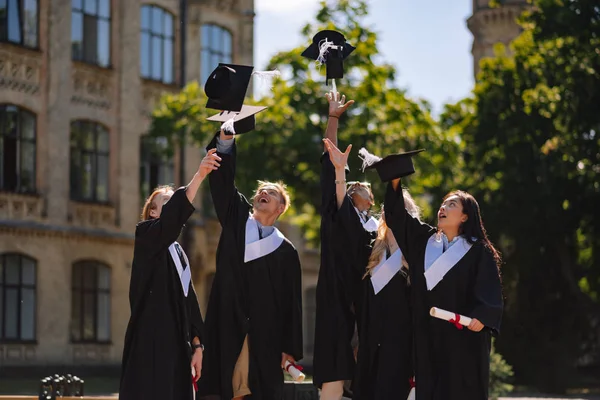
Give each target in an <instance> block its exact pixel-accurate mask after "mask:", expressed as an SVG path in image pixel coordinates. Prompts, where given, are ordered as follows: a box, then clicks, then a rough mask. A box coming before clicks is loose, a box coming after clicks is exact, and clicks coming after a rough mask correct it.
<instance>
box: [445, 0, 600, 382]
mask: <svg viewBox="0 0 600 400" xmlns="http://www.w3.org/2000/svg"><path fill="white" fill-rule="evenodd" d="M522 24H523V27H524V31H523V33H522V34H521V36H520V37H519V38H518V39H517V40H515V42H514V43H513V44H512V48H513V52H514V56H510V57H509V56H506V55H504V54H503V53H502V49H501V48H499V49H498V57H496V58H494V59H487V60H484V61H483V62H482V70H481V73H480V75H479V76H478V79H477V85H476V88H475V91H474V98H473V99H469V100H465V101H463V102H461V103H460V104H457V105H454V106H451V107H448V109H447V111H446V113H445V115H444V118H446V123H447V124H448V126H452V128H453V129H457V130H458V131H459V133H460V135H461V137H462V140H463V142H464V146H465V149H467V150H468V152H466V153H465V157H464V160H465V163H466V166H465V168H466V169H465V172H467V174H466V176H467V177H468V179H469V185H468V187H473V188H474V190H473V191H474V194H475V195H476V197H477V198H478V199H479V200H480V201H481V202H482V203H483V204H484V207H483V212H484V215H483V218H484V220H485V222H486V227H487V228H488V230H489V231H490V232H491V233H492V237H493V239H494V241H495V242H496V243H498V244H500V247H501V248H502V250H503V252H504V260H505V265H504V266H503V280H504V290H505V294H506V296H507V302H506V313H505V320H504V324H503V325H504V326H503V334H502V335H501V336H500V338H499V340H498V342H497V344H498V349H499V350H500V351H501V352H502V353H503V354H504V355H505V356H506V358H507V360H508V361H509V362H510V363H511V364H512V365H513V366H514V368H515V373H516V376H517V378H518V379H519V380H520V381H521V382H524V383H529V384H534V385H536V386H537V387H538V388H541V389H543V390H547V391H552V392H564V391H565V390H566V388H567V387H568V385H569V384H571V383H572V382H573V377H574V375H575V373H576V366H577V362H578V360H579V359H580V357H581V356H582V355H584V354H588V355H591V354H592V352H593V350H594V349H593V348H592V347H591V346H592V344H593V343H596V344H597V343H598V333H599V330H598V322H599V321H598V315H600V307H599V300H600V298H599V295H598V293H599V290H600V259H599V257H600V212H598V205H599V204H600V179H599V178H600V176H599V173H600V131H599V129H600V109H599V104H600V51H598V49H599V48H600V7H599V5H598V1H597V0H569V1H566V0H565V1H563V0H538V1H535V4H534V8H533V9H532V11H531V12H528V13H526V14H525V15H524V16H523V18H522ZM444 118H443V119H444ZM596 351H597V350H596ZM597 355H598V354H597V353H596V356H597Z"/></svg>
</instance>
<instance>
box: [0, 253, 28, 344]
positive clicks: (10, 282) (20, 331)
mask: <svg viewBox="0 0 600 400" xmlns="http://www.w3.org/2000/svg"><path fill="white" fill-rule="evenodd" d="M35 285H36V261H35V260H34V259H33V258H31V257H27V256H25V255H22V254H15V253H7V254H2V255H0V340H1V341H3V342H11V341H14V342H28V341H34V340H35V315H36V312H35V311H36V302H35Z"/></svg>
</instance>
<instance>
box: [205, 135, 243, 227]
mask: <svg viewBox="0 0 600 400" xmlns="http://www.w3.org/2000/svg"><path fill="white" fill-rule="evenodd" d="M212 149H216V152H217V155H218V156H219V157H220V167H219V168H218V169H217V170H216V171H214V172H213V173H211V174H210V176H209V179H208V181H209V183H210V193H211V196H212V200H213V205H214V207H215V211H216V212H217V217H218V218H219V222H220V223H221V226H224V225H226V224H227V222H228V219H229V217H230V216H231V215H232V212H234V210H237V207H236V206H238V205H239V204H238V203H240V202H244V203H246V204H247V202H246V200H245V198H243V196H241V195H240V193H239V192H238V190H237V188H236V187H235V167H236V162H235V159H236V146H235V139H234V138H233V136H230V135H226V134H225V133H224V132H223V131H222V130H221V132H220V133H218V134H217V135H215V137H214V138H213V140H212V141H211V142H210V143H209V145H208V146H207V147H206V150H207V151H211V150H212ZM248 207H249V206H248Z"/></svg>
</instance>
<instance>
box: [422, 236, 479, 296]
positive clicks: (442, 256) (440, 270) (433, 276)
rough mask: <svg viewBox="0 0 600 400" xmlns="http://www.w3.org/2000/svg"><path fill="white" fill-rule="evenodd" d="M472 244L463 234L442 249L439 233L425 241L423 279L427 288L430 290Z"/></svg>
mask: <svg viewBox="0 0 600 400" xmlns="http://www.w3.org/2000/svg"><path fill="white" fill-rule="evenodd" d="M472 246H473V244H471V243H469V242H467V239H465V238H464V237H463V236H460V237H459V238H458V239H457V240H456V243H454V244H453V245H452V247H450V248H449V249H447V250H446V251H444V242H443V241H442V238H441V235H438V234H437V233H434V234H433V235H431V237H430V238H429V240H428V241H427V247H426V248H425V280H426V281H427V290H432V289H433V288H434V287H435V286H436V285H437V284H438V283H440V281H441V280H442V279H444V276H445V275H446V274H447V273H448V271H450V270H451V269H452V267H454V266H455V265H456V263H458V262H459V261H460V260H461V259H462V258H463V257H464V256H465V254H467V252H468V251H469V250H470V249H471V247H472Z"/></svg>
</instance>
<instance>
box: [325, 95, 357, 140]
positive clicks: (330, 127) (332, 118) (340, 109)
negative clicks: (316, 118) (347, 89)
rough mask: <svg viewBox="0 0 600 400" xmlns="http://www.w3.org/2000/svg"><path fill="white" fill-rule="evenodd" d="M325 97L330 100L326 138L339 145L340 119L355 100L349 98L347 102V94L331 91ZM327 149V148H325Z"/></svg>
mask: <svg viewBox="0 0 600 400" xmlns="http://www.w3.org/2000/svg"><path fill="white" fill-rule="evenodd" d="M325 98H326V99H327V101H328V102H329V114H328V118H327V129H326V130H325V139H329V140H330V141H331V143H333V145H334V146H337V145H338V143H337V131H338V125H339V120H340V117H341V116H342V114H343V113H344V112H345V111H346V110H347V109H348V107H350V106H351V105H352V104H354V100H349V101H348V102H347V103H346V96H341V99H340V93H338V92H334V91H330V92H327V94H325ZM325 151H327V148H325Z"/></svg>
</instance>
